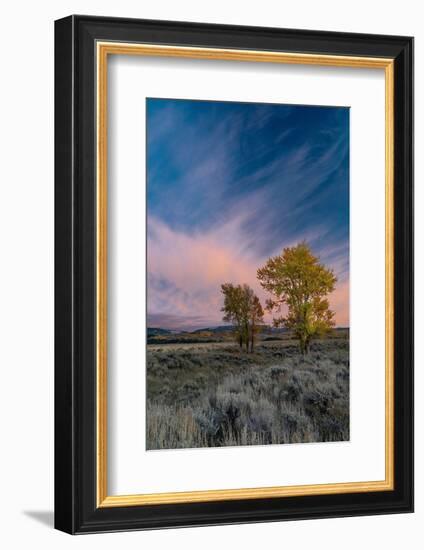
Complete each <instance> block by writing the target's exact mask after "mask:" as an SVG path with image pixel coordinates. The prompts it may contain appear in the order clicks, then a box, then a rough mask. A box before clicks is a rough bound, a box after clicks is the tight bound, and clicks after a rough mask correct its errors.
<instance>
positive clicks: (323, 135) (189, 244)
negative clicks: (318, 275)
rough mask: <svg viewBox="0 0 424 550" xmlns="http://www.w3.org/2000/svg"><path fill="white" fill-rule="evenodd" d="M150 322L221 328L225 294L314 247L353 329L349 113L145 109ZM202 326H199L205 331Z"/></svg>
mask: <svg viewBox="0 0 424 550" xmlns="http://www.w3.org/2000/svg"><path fill="white" fill-rule="evenodd" d="M147 114H148V117H147V120H148V128H147V140H148V311H149V314H150V315H156V314H158V315H175V316H177V317H178V318H182V317H184V318H185V317H187V318H188V317H190V316H191V317H193V316H194V317H196V318H199V319H201V320H202V323H203V321H206V320H208V319H209V321H210V322H209V323H207V324H213V323H214V324H218V323H220V322H221V314H220V307H221V296H220V292H219V289H220V284H221V283H222V282H226V281H232V282H246V283H248V284H250V285H251V286H252V287H253V288H255V290H256V291H257V292H258V294H259V295H260V296H261V298H263V299H264V298H265V295H264V292H263V291H262V289H261V288H260V286H259V285H258V282H257V279H256V270H257V268H258V267H259V266H260V265H261V264H262V263H263V262H264V261H265V260H266V258H267V257H268V256H270V255H274V254H278V253H279V252H281V250H282V248H283V247H285V246H291V245H293V244H296V243H297V242H299V241H301V240H307V241H308V242H309V244H310V245H311V246H312V248H313V250H314V252H315V253H317V254H318V255H320V257H321V259H322V260H323V261H324V262H325V263H326V264H328V265H330V266H331V267H332V268H333V269H334V271H335V273H336V275H337V276H338V279H339V284H338V287H337V290H336V291H335V292H334V294H333V296H332V298H331V300H332V302H334V309H335V311H336V316H337V322H338V324H340V325H347V324H348V294H349V284H348V277H349V240H348V237H349V214H348V207H349V204H348V201H349V189H348V113H347V111H346V109H335V108H311V107H292V106H290V107H289V106H273V105H271V106H268V105H255V104H253V105H249V104H234V103H219V102H195V101H172V100H149V102H148V105H147ZM199 322H200V321H199Z"/></svg>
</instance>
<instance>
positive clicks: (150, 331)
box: [147, 327, 172, 337]
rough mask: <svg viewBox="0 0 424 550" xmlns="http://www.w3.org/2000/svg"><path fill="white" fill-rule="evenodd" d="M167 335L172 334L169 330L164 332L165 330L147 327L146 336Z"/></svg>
mask: <svg viewBox="0 0 424 550" xmlns="http://www.w3.org/2000/svg"><path fill="white" fill-rule="evenodd" d="M167 334H172V332H171V331H170V330H166V329H165V328H157V327H147V336H148V337H149V336H166V335H167Z"/></svg>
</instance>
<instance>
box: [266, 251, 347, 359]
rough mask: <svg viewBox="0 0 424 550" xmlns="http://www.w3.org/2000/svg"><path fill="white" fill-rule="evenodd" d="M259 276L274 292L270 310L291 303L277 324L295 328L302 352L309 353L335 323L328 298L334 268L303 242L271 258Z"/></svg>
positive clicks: (268, 305) (272, 292) (268, 304)
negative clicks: (310, 348) (312, 346)
mask: <svg viewBox="0 0 424 550" xmlns="http://www.w3.org/2000/svg"><path fill="white" fill-rule="evenodd" d="M257 275H258V279H259V281H260V283H261V285H262V287H263V288H264V289H265V290H267V291H268V292H270V293H271V294H272V295H273V298H272V299H270V300H267V303H266V307H267V309H268V310H269V311H276V312H281V308H282V306H283V305H286V306H287V315H286V316H285V317H283V316H280V317H279V318H276V319H274V325H275V326H285V327H286V328H288V329H291V330H292V331H293V333H294V334H295V336H296V337H297V338H298V340H299V347H300V351H301V353H302V354H305V353H308V352H309V346H310V343H311V340H312V339H313V338H316V337H319V336H321V335H323V334H325V333H326V332H327V331H329V330H330V329H331V327H333V326H334V324H335V323H334V321H333V317H334V313H333V312H332V311H331V310H330V306H329V302H328V299H327V298H326V296H327V295H328V294H330V293H331V292H332V291H333V290H334V286H335V284H336V282H337V278H336V277H335V275H334V273H333V270H332V269H328V268H327V267H325V266H324V265H323V264H321V263H320V262H319V258H318V257H316V256H314V255H313V254H312V252H311V249H310V248H309V246H308V245H307V244H306V243H305V242H302V243H300V244H298V245H297V246H293V247H289V248H285V249H284V250H283V252H282V254H280V255H279V256H275V257H273V258H269V259H268V261H267V262H266V264H265V265H264V266H263V267H262V268H260V269H258V272H257Z"/></svg>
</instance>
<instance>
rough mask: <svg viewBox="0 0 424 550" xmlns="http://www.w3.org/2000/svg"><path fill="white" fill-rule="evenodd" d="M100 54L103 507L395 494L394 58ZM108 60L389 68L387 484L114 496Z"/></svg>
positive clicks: (112, 46)
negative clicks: (110, 487)
mask: <svg viewBox="0 0 424 550" xmlns="http://www.w3.org/2000/svg"><path fill="white" fill-rule="evenodd" d="M96 54H97V91H96V94H97V96H96V97H97V121H96V122H97V181H96V184H97V227H96V229H97V258H96V262H97V308H96V311H97V342H96V360H97V373H96V376H97V411H96V412H97V423H96V424H97V425H96V428H97V452H96V458H97V506H98V507H119V506H142V505H148V504H173V503H189V502H211V501H222V500H241V499H255V498H277V497H290V496H306V495H325V494H341V493H365V492H373V491H389V490H393V489H394V401H393V400H394V363H393V361H394V194H393V190H394V139H393V124H394V122H393V121H394V61H393V59H390V58H372V57H351V56H337V55H319V54H302V53H286V52H267V51H256V50H236V49H218V48H198V47H196V48H195V47H185V46H162V45H152V44H137V43H123V42H101V41H98V42H97V44H96ZM109 55H142V56H153V57H180V58H191V59H205V60H207V59H219V60H227V61H250V62H262V63H283V64H297V65H318V66H331V67H356V68H362V69H364V68H366V69H384V71H385V136H386V143H385V149H386V158H385V187H386V189H385V201H386V202H385V217H386V222H385V223H386V226H385V284H386V294H385V300H386V313H385V323H386V326H385V336H386V337H385V342H386V344H385V354H386V359H385V479H384V480H379V481H358V482H349V483H328V484H315V485H287V486H279V487H254V488H247V489H246V488H245V489H218V490H205V491H184V492H177V493H175V492H174V493H148V494H134V495H116V496H109V495H108V492H107V61H108V56H109Z"/></svg>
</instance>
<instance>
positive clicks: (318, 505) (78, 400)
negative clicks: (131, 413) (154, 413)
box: [55, 15, 413, 534]
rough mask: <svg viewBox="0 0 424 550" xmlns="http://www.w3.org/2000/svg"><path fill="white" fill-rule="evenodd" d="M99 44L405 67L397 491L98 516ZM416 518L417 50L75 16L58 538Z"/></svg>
mask: <svg viewBox="0 0 424 550" xmlns="http://www.w3.org/2000/svg"><path fill="white" fill-rule="evenodd" d="M99 40H105V41H122V42H144V43H149V44H167V45H179V46H202V47H217V48H228V49H241V50H245V49H254V50H264V51H271V52H273V51H284V52H294V53H295V52H296V53H299V52H301V53H310V54H322V55H327V54H328V55H335V56H361V57H379V58H381V57H382V58H390V59H393V60H394V144H395V150H394V281H395V285H394V303H393V306H394V318H395V325H394V479H395V486H394V490H391V491H377V492H361V493H346V494H327V495H314V496H312V495H311V496H293V497H282V498H260V499H249V500H231V501H219V502H193V503H183V504H160V505H146V506H118V507H106V508H101V507H97V499H96V490H97V481H96V259H95V258H96V185H95V182H96V144H95V132H96V102H95V87H96V70H95V62H96V49H95V44H96V42H97V41H99ZM412 511H413V39H412V38H410V37H401V36H378V35H366V34H348V33H336V32H321V31H320V32H318V31H309V30H291V29H277V28H259V27H241V26H226V25H209V24H200V23H181V22H178V23H176V22H169V21H149V20H133V19H121V18H109V17H90V16H79V15H73V16H70V17H66V18H64V19H60V20H58V21H56V22H55V527H56V528H57V529H60V530H62V531H65V532H67V533H72V534H76V533H94V532H104V531H122V530H130V529H154V528H165V527H181V526H199V525H216V524H231V523H250V522H264V521H278V520H290V519H307V518H326V517H337V516H360V515H370V514H388V513H400V512H412Z"/></svg>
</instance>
